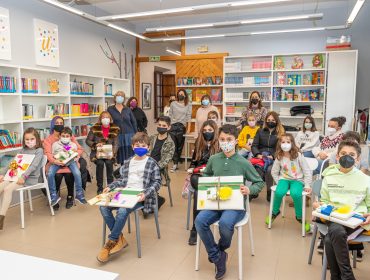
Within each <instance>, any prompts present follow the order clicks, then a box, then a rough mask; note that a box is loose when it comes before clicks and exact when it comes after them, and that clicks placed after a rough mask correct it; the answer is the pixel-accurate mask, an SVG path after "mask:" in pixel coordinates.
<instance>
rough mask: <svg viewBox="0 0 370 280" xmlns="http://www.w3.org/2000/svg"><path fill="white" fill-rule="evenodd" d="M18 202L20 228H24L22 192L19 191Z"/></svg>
mask: <svg viewBox="0 0 370 280" xmlns="http://www.w3.org/2000/svg"><path fill="white" fill-rule="evenodd" d="M19 201H20V206H21V228H24V197H23V191H19Z"/></svg>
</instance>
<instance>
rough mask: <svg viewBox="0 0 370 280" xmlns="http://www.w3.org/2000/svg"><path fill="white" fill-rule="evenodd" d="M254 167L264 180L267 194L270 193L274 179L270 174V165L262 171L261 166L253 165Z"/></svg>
mask: <svg viewBox="0 0 370 280" xmlns="http://www.w3.org/2000/svg"><path fill="white" fill-rule="evenodd" d="M254 168H255V169H256V170H257V173H258V174H259V175H260V176H261V178H262V179H263V180H264V181H265V184H266V190H267V196H270V195H271V187H272V186H273V185H274V179H273V178H272V175H271V169H272V165H270V166H269V167H268V168H267V170H266V172H264V171H263V168H262V167H260V166H258V165H255V166H254Z"/></svg>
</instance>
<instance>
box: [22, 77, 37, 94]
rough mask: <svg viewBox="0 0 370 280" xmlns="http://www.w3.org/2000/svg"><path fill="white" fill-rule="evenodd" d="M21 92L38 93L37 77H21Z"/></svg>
mask: <svg viewBox="0 0 370 280" xmlns="http://www.w3.org/2000/svg"><path fill="white" fill-rule="evenodd" d="M22 92H23V93H38V92H39V81H38V80H37V79H31V78H22Z"/></svg>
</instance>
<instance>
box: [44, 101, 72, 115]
mask: <svg viewBox="0 0 370 280" xmlns="http://www.w3.org/2000/svg"><path fill="white" fill-rule="evenodd" d="M53 116H62V117H68V116H69V104H68V103H58V104H48V105H46V109H45V118H52V117H53Z"/></svg>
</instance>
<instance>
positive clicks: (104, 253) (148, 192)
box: [97, 132, 162, 263]
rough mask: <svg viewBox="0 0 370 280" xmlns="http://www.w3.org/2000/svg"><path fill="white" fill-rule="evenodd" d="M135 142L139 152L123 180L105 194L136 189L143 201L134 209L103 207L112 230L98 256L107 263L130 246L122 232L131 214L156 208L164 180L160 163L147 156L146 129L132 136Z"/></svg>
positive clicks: (123, 169)
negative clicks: (139, 209) (156, 197)
mask: <svg viewBox="0 0 370 280" xmlns="http://www.w3.org/2000/svg"><path fill="white" fill-rule="evenodd" d="M131 143H132V149H133V150H134V153H135V155H134V156H133V157H131V158H130V159H128V160H126V161H125V162H124V164H123V166H122V167H121V169H120V173H121V179H119V180H117V181H114V182H113V183H111V184H109V185H108V187H106V188H105V189H104V193H106V192H109V191H112V190H114V189H116V188H126V189H130V188H132V189H135V190H140V191H141V192H140V193H139V194H138V198H139V201H138V203H137V204H136V205H135V206H134V207H133V208H118V209H117V208H114V207H103V206H102V207H100V212H101V214H102V216H103V218H104V221H105V223H106V224H107V226H108V228H109V230H110V234H109V235H108V241H107V242H106V243H105V245H104V247H103V248H102V249H101V250H100V252H99V254H98V256H97V259H98V261H99V262H102V263H105V262H107V261H108V260H109V257H110V256H111V255H113V254H115V253H118V252H119V251H121V250H122V249H123V248H125V247H127V245H128V244H127V241H126V240H125V238H124V237H123V234H122V230H123V228H124V226H125V224H126V221H127V217H128V216H129V215H130V213H131V212H133V211H135V210H136V209H138V208H139V207H142V206H144V209H143V213H150V212H152V211H154V207H156V199H155V194H156V192H158V191H159V189H160V187H161V183H162V180H161V174H160V171H159V166H158V163H157V162H156V161H155V160H154V159H152V158H151V157H148V155H147V154H148V152H149V145H150V140H149V136H148V135H146V134H145V133H143V132H137V133H136V134H135V135H134V136H133V137H132V139H131ZM114 210H117V214H116V216H115V217H114V216H113V213H112V212H113V211H114Z"/></svg>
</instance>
